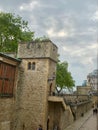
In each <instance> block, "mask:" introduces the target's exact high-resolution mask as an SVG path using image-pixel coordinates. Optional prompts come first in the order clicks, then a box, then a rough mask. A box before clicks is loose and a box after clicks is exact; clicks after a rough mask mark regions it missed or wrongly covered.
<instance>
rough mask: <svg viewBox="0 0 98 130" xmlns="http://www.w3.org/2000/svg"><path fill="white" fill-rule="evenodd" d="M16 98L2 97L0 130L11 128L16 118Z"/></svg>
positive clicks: (0, 100)
mask: <svg viewBox="0 0 98 130" xmlns="http://www.w3.org/2000/svg"><path fill="white" fill-rule="evenodd" d="M14 105H15V100H14V98H0V130H11V124H12V123H13V118H14V110H15V108H14Z"/></svg>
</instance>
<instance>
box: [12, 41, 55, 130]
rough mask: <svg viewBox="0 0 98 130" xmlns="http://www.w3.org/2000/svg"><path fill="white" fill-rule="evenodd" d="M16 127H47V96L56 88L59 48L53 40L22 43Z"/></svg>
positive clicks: (22, 129) (31, 129)
mask: <svg viewBox="0 0 98 130" xmlns="http://www.w3.org/2000/svg"><path fill="white" fill-rule="evenodd" d="M18 58H20V59H21V60H22V62H21V65H20V67H19V70H20V71H19V72H20V73H19V77H18V78H19V80H18V85H17V95H16V99H17V101H16V111H17V112H16V116H15V126H14V127H15V128H14V129H15V130H36V129H37V127H38V125H39V124H41V125H42V126H43V130H47V118H48V100H47V99H48V96H49V94H51V93H52V92H53V91H54V90H55V73H56V62H57V47H56V45H55V44H53V43H52V42H51V41H50V40H46V41H42V42H32V43H29V44H27V43H21V44H19V48H18Z"/></svg>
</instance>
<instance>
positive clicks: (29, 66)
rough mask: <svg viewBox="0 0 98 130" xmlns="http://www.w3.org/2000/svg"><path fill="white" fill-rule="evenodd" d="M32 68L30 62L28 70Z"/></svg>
mask: <svg viewBox="0 0 98 130" xmlns="http://www.w3.org/2000/svg"><path fill="white" fill-rule="evenodd" d="M30 69H31V62H29V63H28V70H30Z"/></svg>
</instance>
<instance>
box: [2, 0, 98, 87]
mask: <svg viewBox="0 0 98 130" xmlns="http://www.w3.org/2000/svg"><path fill="white" fill-rule="evenodd" d="M0 11H3V12H11V13H15V14H17V15H20V16H21V17H22V18H23V19H24V20H26V21H28V24H29V27H30V29H31V30H32V31H34V32H35V36H36V37H42V36H44V35H45V36H47V37H49V38H50V39H51V40H52V41H53V43H54V44H56V45H57V46H58V53H59V54H60V60H61V61H67V62H68V63H69V71H70V72H71V73H72V76H73V78H74V80H75V81H76V85H82V82H83V80H85V79H86V76H87V75H88V73H90V72H92V71H93V70H94V69H96V68H97V48H98V45H97V44H98V38H97V35H98V27H97V26H98V1H97V0H4V1H3V0H0Z"/></svg>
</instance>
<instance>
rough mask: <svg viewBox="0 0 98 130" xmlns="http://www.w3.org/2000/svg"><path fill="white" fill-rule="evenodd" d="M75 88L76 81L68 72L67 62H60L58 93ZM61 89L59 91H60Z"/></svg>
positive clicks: (57, 73) (57, 83)
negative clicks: (64, 89)
mask: <svg viewBox="0 0 98 130" xmlns="http://www.w3.org/2000/svg"><path fill="white" fill-rule="evenodd" d="M74 86H75V81H74V80H73V78H72V76H71V73H70V72H69V71H68V63H67V62H65V61H64V62H60V61H59V62H58V63H57V71H56V90H57V92H58V93H60V92H61V90H62V89H63V88H68V89H72V88H73V87H74ZM58 88H59V89H58Z"/></svg>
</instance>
